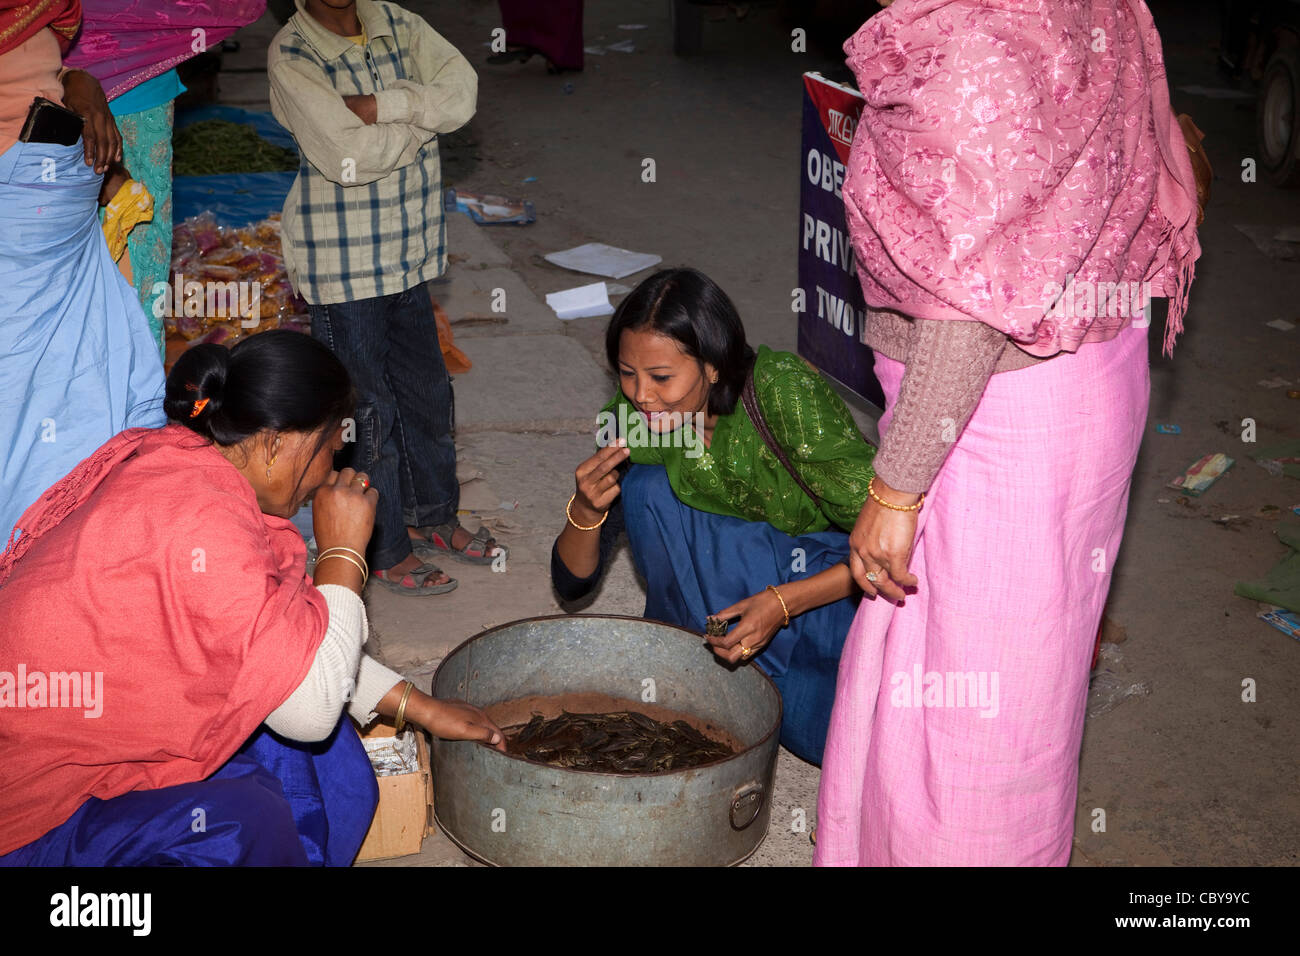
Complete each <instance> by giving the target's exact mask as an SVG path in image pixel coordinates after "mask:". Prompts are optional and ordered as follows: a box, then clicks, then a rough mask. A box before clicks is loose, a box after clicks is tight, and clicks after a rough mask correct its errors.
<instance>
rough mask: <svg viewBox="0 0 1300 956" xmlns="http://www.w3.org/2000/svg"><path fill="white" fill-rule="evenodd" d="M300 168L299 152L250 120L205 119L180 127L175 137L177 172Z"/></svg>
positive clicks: (174, 165) (196, 173) (207, 173)
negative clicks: (260, 131)
mask: <svg viewBox="0 0 1300 956" xmlns="http://www.w3.org/2000/svg"><path fill="white" fill-rule="evenodd" d="M297 168H298V154H297V153H296V152H294V151H293V150H292V149H286V148H284V147H283V146H277V145H275V144H274V143H272V142H269V141H267V140H265V139H263V138H262V137H261V136H260V135H258V133H257V130H255V129H254V128H253V127H252V126H251V125H247V124H241V123H232V122H230V121H229V120H220V119H210V120H201V121H199V122H197V123H191V124H190V125H188V126H185V127H182V128H181V129H178V130H177V131H176V133H175V135H174V136H173V138H172V173H173V175H176V176H215V175H220V174H223V173H266V172H290V171H292V170H295V169H297Z"/></svg>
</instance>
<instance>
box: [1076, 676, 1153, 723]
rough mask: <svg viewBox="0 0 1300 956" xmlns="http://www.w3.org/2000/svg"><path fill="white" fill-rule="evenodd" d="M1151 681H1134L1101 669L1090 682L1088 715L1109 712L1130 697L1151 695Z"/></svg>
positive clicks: (1094, 715)
mask: <svg viewBox="0 0 1300 956" xmlns="http://www.w3.org/2000/svg"><path fill="white" fill-rule="evenodd" d="M1150 695H1151V682H1150V681H1136V682H1134V681H1132V680H1129V679H1128V678H1126V677H1123V676H1122V675H1120V674H1116V673H1115V672H1114V671H1100V672H1098V673H1097V674H1095V675H1094V676H1093V678H1092V681H1091V682H1090V683H1089V684H1088V716H1089V717H1100V716H1101V715H1102V714H1108V713H1110V712H1111V711H1112V710H1114V709H1115V708H1116V707H1118V706H1119V705H1120V704H1122V703H1124V702H1125V701H1126V700H1128V699H1129V698H1130V697H1149V696H1150Z"/></svg>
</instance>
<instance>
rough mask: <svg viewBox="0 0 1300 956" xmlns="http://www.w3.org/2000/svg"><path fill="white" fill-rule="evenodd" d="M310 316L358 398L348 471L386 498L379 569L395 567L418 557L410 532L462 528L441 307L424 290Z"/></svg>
mask: <svg viewBox="0 0 1300 956" xmlns="http://www.w3.org/2000/svg"><path fill="white" fill-rule="evenodd" d="M307 310H308V312H309V313H310V314H311V334H312V335H313V336H314V337H315V338H317V339H319V340H320V341H321V342H324V343H325V344H326V345H328V346H329V347H330V348H331V349H332V350H333V351H334V354H335V355H337V356H338V357H339V359H341V360H342V362H343V364H344V366H346V367H347V370H348V374H349V375H351V376H352V384H353V385H354V386H355V387H356V390H357V431H356V441H355V442H353V443H352V444H351V445H350V446H349V447H348V448H346V449H344V452H343V456H344V459H343V461H342V462H341V463H340V466H341V467H348V466H350V467H352V468H355V469H357V470H358V471H364V472H365V473H366V474H367V475H369V476H370V483H371V484H372V485H373V486H374V487H375V488H376V489H378V491H379V510H378V512H377V513H376V515H375V530H374V534H373V535H371V538H370V549H369V560H370V566H371V567H372V568H376V569H380V568H391V567H393V565H395V564H397V563H399V562H400V561H402V560H403V559H405V558H406V557H407V556H408V555H409V554H410V553H411V541H410V537H409V536H408V535H407V533H406V528H407V526H408V525H412V526H416V527H421V526H424V525H432V524H443V523H447V522H452V523H454V522H455V521H456V509H457V507H458V506H459V505H460V485H459V483H458V482H457V481H456V444H455V442H454V441H453V440H452V435H451V432H452V423H453V420H454V406H453V399H452V392H451V378H450V377H449V376H448V375H447V366H446V364H445V363H444V362H443V360H442V348H441V347H440V346H439V345H438V329H437V324H436V320H435V319H434V314H433V303H432V302H430V300H429V292H428V290H427V289H426V288H425V287H424V286H423V285H417V286H415V287H413V288H410V289H407V290H406V291H405V292H398V293H394V294H393V295H385V296H379V297H377V298H374V299H361V300H359V301H356V302H341V303H334V304H332V305H309V306H308V307H307Z"/></svg>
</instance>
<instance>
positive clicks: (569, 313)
mask: <svg viewBox="0 0 1300 956" xmlns="http://www.w3.org/2000/svg"><path fill="white" fill-rule="evenodd" d="M546 304H547V305H549V306H550V307H551V308H552V309H554V310H555V314H556V316H557V317H558V318H561V319H589V318H591V317H593V316H597V315H613V314H614V307H613V306H612V305H610V304H609V292H608V291H607V290H606V288H605V283H603V282H593V283H592V284H591V285H580V286H578V287H577V288H576V289H565V290H564V291H563V292H552V293H550V294H548V295H547V296H546Z"/></svg>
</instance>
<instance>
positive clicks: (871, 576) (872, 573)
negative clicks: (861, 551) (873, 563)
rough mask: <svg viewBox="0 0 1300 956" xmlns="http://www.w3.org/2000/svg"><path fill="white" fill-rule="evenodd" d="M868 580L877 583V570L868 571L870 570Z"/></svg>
mask: <svg viewBox="0 0 1300 956" xmlns="http://www.w3.org/2000/svg"><path fill="white" fill-rule="evenodd" d="M867 580H868V581H870V582H871V583H872V584H875V583H876V580H877V578H876V572H875V571H868V572H867Z"/></svg>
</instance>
